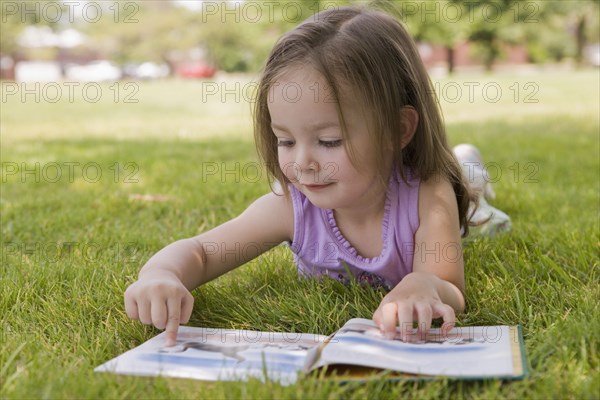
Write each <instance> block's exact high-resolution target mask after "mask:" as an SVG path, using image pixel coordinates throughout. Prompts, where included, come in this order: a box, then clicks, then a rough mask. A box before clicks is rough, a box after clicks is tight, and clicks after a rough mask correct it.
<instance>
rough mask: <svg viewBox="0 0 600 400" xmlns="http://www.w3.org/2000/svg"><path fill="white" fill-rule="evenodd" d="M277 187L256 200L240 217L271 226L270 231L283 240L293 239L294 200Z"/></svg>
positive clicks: (264, 225)
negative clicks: (277, 189) (278, 190)
mask: <svg viewBox="0 0 600 400" xmlns="http://www.w3.org/2000/svg"><path fill="white" fill-rule="evenodd" d="M275 189H276V188H273V191H271V192H269V193H267V194H265V195H263V196H261V197H259V198H258V199H257V200H255V201H254V202H253V203H252V204H251V205H250V206H249V207H248V208H247V209H246V210H245V211H244V212H243V213H242V214H241V215H240V216H239V217H238V218H242V219H248V220H250V221H252V222H253V224H260V225H262V226H263V227H265V228H266V227H270V229H269V230H270V231H272V232H273V233H274V234H275V235H276V236H280V237H282V238H283V239H282V240H281V241H287V240H291V238H292V237H293V233H294V210H293V206H292V200H291V198H290V196H289V195H288V196H286V195H285V194H283V193H279V192H277V191H276V190H275Z"/></svg>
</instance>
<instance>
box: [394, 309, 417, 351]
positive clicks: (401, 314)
mask: <svg viewBox="0 0 600 400" xmlns="http://www.w3.org/2000/svg"><path fill="white" fill-rule="evenodd" d="M397 307H398V325H400V337H401V339H402V340H403V341H405V342H406V341H408V338H409V337H410V335H412V331H413V320H414V318H413V314H414V312H413V305H412V304H411V303H400V304H398V305H397Z"/></svg>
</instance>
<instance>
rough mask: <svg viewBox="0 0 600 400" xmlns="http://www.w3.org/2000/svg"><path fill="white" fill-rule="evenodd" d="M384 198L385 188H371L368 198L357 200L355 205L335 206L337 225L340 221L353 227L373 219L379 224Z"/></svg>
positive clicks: (382, 212)
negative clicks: (348, 206)
mask: <svg viewBox="0 0 600 400" xmlns="http://www.w3.org/2000/svg"><path fill="white" fill-rule="evenodd" d="M386 187H387V186H386ZM386 199H387V190H386V189H385V188H384V189H383V190H372V191H371V192H370V193H369V197H368V198H364V199H360V201H357V203H356V207H352V208H336V209H334V210H333V215H334V216H335V220H336V222H337V224H338V226H339V225H340V223H342V225H346V226H353V227H360V226H369V225H371V224H373V223H374V222H375V221H377V224H378V225H379V226H380V225H381V221H382V219H383V215H384V213H385V203H386ZM340 228H341V227H340Z"/></svg>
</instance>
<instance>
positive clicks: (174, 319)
mask: <svg viewBox="0 0 600 400" xmlns="http://www.w3.org/2000/svg"><path fill="white" fill-rule="evenodd" d="M181 302H182V300H181V299H180V298H176V297H170V298H169V299H168V300H167V323H166V327H165V332H166V335H165V336H166V343H165V346H173V345H174V344H175V342H176V341H177V331H178V330H179V321H180V319H181Z"/></svg>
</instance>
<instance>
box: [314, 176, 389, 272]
mask: <svg viewBox="0 0 600 400" xmlns="http://www.w3.org/2000/svg"><path fill="white" fill-rule="evenodd" d="M395 180H396V174H395V173H392V174H391V176H390V181H389V182H388V187H387V191H386V194H385V204H384V206H383V221H382V223H381V230H382V235H381V237H382V239H383V246H382V248H381V253H380V254H379V255H378V256H375V257H371V258H368V257H363V256H361V255H360V254H358V250H356V249H355V248H354V246H352V244H351V243H350V242H349V241H348V239H346V237H345V236H344V234H343V233H342V232H341V231H340V228H339V227H338V226H337V222H336V220H335V215H334V214H333V210H332V209H330V208H327V209H323V211H324V213H325V219H326V220H327V223H328V224H329V228H330V230H331V233H332V234H333V235H334V237H335V238H336V239H337V241H338V243H339V244H340V245H341V248H342V249H343V251H345V252H346V253H347V254H348V255H350V256H351V257H353V258H354V259H356V260H358V261H359V262H363V263H367V264H373V263H376V262H377V261H379V260H380V259H381V258H383V257H384V256H385V254H386V253H387V250H388V235H389V221H390V212H391V209H392V186H394V187H395V186H396V185H395V184H394V182H395Z"/></svg>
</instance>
